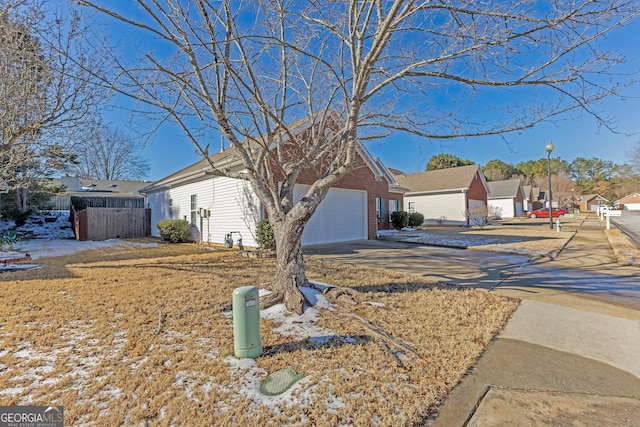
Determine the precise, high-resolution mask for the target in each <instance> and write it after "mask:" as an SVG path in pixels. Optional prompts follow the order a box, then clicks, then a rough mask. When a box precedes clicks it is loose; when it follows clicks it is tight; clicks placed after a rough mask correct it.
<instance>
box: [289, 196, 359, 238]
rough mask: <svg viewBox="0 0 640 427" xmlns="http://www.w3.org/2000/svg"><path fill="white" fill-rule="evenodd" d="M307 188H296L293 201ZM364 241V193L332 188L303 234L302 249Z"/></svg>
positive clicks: (299, 197)
mask: <svg viewBox="0 0 640 427" xmlns="http://www.w3.org/2000/svg"><path fill="white" fill-rule="evenodd" d="M308 189H309V187H308V186H306V185H296V187H295V190H294V200H295V201H296V202H297V201H298V200H300V199H301V198H302V197H303V196H304V194H305V193H306V191H307V190H308ZM366 239H367V192H366V191H362V190H346V189H342V188H331V189H330V190H329V192H328V193H327V196H326V197H325V198H324V200H323V201H322V202H321V203H320V206H318V209H316V212H315V213H314V214H313V216H312V217H311V219H310V220H309V222H308V223H307V226H306V227H305V229H304V232H303V233H302V246H308V245H318V244H323V243H334V242H347V241H351V240H366Z"/></svg>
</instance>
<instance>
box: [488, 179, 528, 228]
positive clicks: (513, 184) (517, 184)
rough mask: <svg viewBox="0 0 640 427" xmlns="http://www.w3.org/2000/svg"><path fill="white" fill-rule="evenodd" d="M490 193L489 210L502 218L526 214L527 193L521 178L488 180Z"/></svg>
mask: <svg viewBox="0 0 640 427" xmlns="http://www.w3.org/2000/svg"><path fill="white" fill-rule="evenodd" d="M487 186H488V187H489V195H488V196H487V203H488V206H489V211H490V212H491V211H493V212H494V213H495V214H496V215H499V216H500V217H502V218H515V217H521V216H524V210H525V206H526V205H525V203H526V202H525V200H526V198H525V194H524V189H523V188H522V183H521V181H520V180H519V179H507V180H503V181H488V182H487Z"/></svg>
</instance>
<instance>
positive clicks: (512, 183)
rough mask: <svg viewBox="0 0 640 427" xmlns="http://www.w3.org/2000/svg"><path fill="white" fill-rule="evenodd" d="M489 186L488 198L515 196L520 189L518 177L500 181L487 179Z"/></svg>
mask: <svg viewBox="0 0 640 427" xmlns="http://www.w3.org/2000/svg"><path fill="white" fill-rule="evenodd" d="M487 187H489V194H488V195H487V198H488V199H504V198H507V197H517V196H518V192H520V191H522V192H523V193H524V190H522V186H521V185H520V180H519V179H505V180H502V181H487Z"/></svg>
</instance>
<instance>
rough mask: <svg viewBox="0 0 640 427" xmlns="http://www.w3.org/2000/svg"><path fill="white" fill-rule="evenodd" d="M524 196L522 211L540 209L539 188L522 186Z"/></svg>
mask: <svg viewBox="0 0 640 427" xmlns="http://www.w3.org/2000/svg"><path fill="white" fill-rule="evenodd" d="M522 188H523V190H524V195H525V203H524V210H525V211H527V212H531V211H533V210H536V209H540V208H541V207H543V206H542V202H541V201H540V200H541V199H540V187H534V186H532V185H523V186H522Z"/></svg>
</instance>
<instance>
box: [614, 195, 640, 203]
mask: <svg viewBox="0 0 640 427" xmlns="http://www.w3.org/2000/svg"><path fill="white" fill-rule="evenodd" d="M625 203H640V193H631V194H627V195H626V196H624V197H623V198H621V199H618V200H616V201H615V204H616V205H618V204H625Z"/></svg>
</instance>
